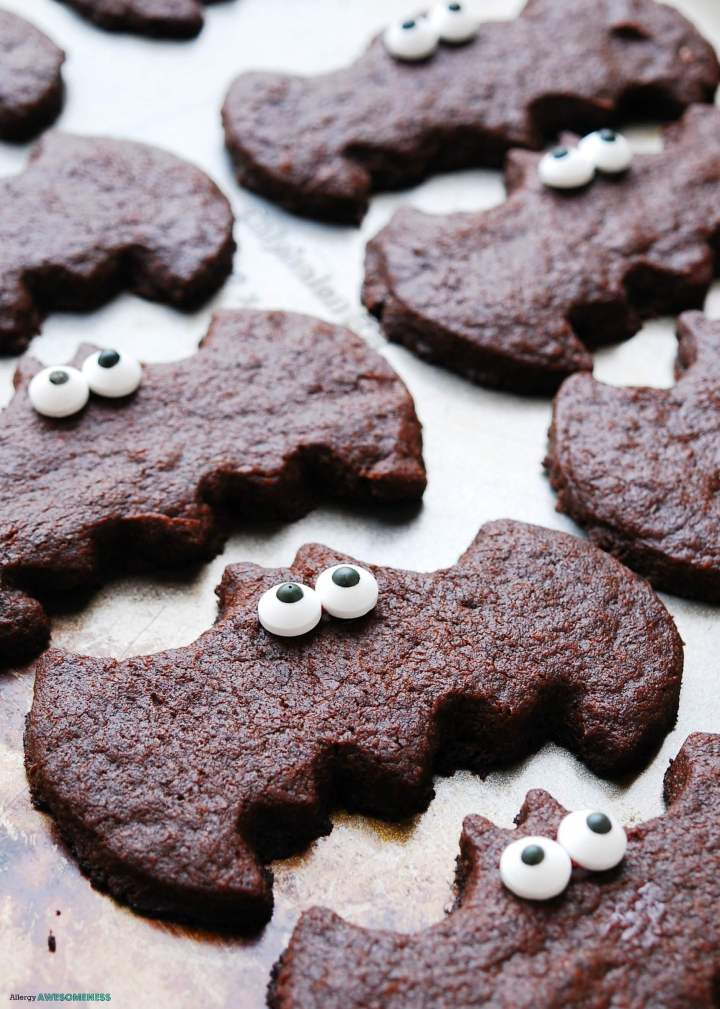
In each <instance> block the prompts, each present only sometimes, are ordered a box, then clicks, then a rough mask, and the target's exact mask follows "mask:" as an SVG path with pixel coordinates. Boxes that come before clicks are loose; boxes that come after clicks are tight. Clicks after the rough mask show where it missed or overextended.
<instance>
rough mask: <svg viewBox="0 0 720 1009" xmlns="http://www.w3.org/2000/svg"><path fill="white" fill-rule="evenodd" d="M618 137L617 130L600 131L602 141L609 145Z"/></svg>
mask: <svg viewBox="0 0 720 1009" xmlns="http://www.w3.org/2000/svg"><path fill="white" fill-rule="evenodd" d="M616 137H617V133H616V132H615V130H600V139H601V140H604V141H606V143H608V144H611V143H612V142H613V140H615V138H616Z"/></svg>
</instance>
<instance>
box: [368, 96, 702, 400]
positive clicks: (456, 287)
mask: <svg viewBox="0 0 720 1009" xmlns="http://www.w3.org/2000/svg"><path fill="white" fill-rule="evenodd" d="M604 136H607V137H608V139H607V140H603V136H602V135H598V136H593V137H589V138H587V141H586V143H587V142H588V141H590V142H592V143H594V144H595V145H596V147H597V146H600V147H601V148H602V147H603V145H604V147H605V150H604V151H603V150H601V151H600V152H599V153H598V152H597V151H596V152H595V155H594V157H595V159H596V161H595V162H593V161H590V162H589V161H588V160H587V157H586V155H585V154H584V148H582V149H580V148H577V147H576V146H575V141H574V140H571V139H570V138H568V140H567V142H566V144H565V145H564V146H563V147H561V148H559V149H556V151H555V152H553V153H551V154H550V155H545V156H544V157H543V158H540V157H539V156H538V155H535V154H531V153H528V152H525V151H513V152H512V153H511V154H510V156H509V158H508V164H507V180H508V190H509V195H508V199H507V200H506V201H505V203H503V204H501V205H500V206H498V207H495V208H493V209H492V210H488V211H482V212H480V213H459V214H450V215H445V216H439V215H436V216H431V215H429V214H424V213H421V212H420V211H418V210H413V209H411V208H404V209H402V210H400V211H399V212H398V213H397V214H395V216H394V217H393V218H392V219H391V221H390V223H389V224H388V225H387V227H385V228H384V229H383V230H382V231H381V232H380V233H379V234H378V235H377V236H376V237H375V238H374V239H373V240H372V241H371V242H370V244H369V245H368V249H367V256H366V264H365V269H366V272H365V285H364V290H363V300H364V302H365V304H366V305H367V307H368V308H369V309H370V311H371V312H373V314H375V315H376V316H377V317H378V318H379V320H380V323H381V325H382V328H383V330H384V332H385V333H386V335H387V336H388V338H389V339H390V340H393V341H395V342H396V343H401V344H403V345H404V346H406V347H408V348H409V349H411V350H413V351H414V352H415V353H416V354H419V355H420V356H421V357H424V358H426V359H428V360H429V361H432V362H434V363H437V364H441V365H443V366H444V367H447V368H450V369H452V370H453V371H456V372H459V373H460V374H462V375H465V376H466V377H467V378H470V379H472V380H473V381H476V382H479V383H481V384H483V385H489V386H500V387H503V388H508V389H513V390H515V391H518V392H529V393H548V392H551V391H553V390H554V389H556V388H557V386H558V385H559V384H560V382H561V381H562V380H563V379H564V378H565V377H567V375H569V374H571V373H572V372H577V371H590V370H591V369H592V357H591V354H590V350H591V348H593V347H595V346H597V345H599V344H603V343H608V342H612V341H617V340H623V339H626V338H628V337H630V336H632V335H633V333H635V332H636V331H637V330H638V329H639V328H640V325H641V323H642V320H643V319H644V318H648V317H650V316H657V315H661V314H665V313H675V312H678V311H682V310H683V309H686V308H696V307H699V306H700V305H701V304H702V301H703V298H704V296H705V293H706V292H707V289H708V287H709V286H710V283H711V281H712V279H713V276H714V274H715V261H716V257H715V252H714V250H715V246H716V235H717V232H718V229H720V111H719V110H718V109H716V108H713V107H711V106H700V105H698V106H694V107H693V108H692V109H689V110H688V111H687V112H686V113H685V115H684V117H683V118H682V119H681V120H680V122H678V123H674V124H673V125H671V126H670V127H668V128H667V129H666V131H665V134H664V141H665V146H664V149H663V150H662V152H661V153H659V154H639V155H636V156H635V157H634V159H632V162H631V163H630V164H629V166H627V167H626V168H625V169H624V170H623V171H621V172H619V173H617V174H610V173H609V172H608V171H602V170H601V171H597V172H595V164H596V163H605V164H607V162H605V161H603V155H604V156H607V155H608V153H609V154H611V155H612V153H613V152H612V151H608V149H609V148H613V149H614V150H615V151H619V150H620V148H621V147H622V146H624V142H623V138H622V137H620V136H619V135H617V134H615V133H613V132H610V133H608V134H604ZM620 153H622V151H620ZM553 162H557V163H558V165H559V166H560V171H561V172H562V175H560V176H559V177H558V175H557V172H558V168H557V167H555V168H553ZM625 163H626V162H625ZM548 168H552V169H553V171H554V172H555V173H556V174H555V175H554V176H553V175H551V176H549V177H550V178H554V179H555V184H556V185H557V184H562V182H563V181H577V180H578V179H579V178H584V179H585V180H586V184H585V185H583V186H581V187H580V188H572V189H559V188H554V187H553V185H551V184H547V183H546V182H545V181H543V175H544V173H545V172H546V171H547V170H548ZM540 169H541V170H540ZM578 171H579V172H580V174H579V175H578ZM588 173H589V174H588ZM545 178H548V176H547V175H545Z"/></svg>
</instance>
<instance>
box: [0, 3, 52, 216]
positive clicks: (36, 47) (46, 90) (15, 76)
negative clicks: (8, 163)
mask: <svg viewBox="0 0 720 1009" xmlns="http://www.w3.org/2000/svg"><path fill="white" fill-rule="evenodd" d="M64 61H65V53H64V52H63V51H62V49H59V48H58V47H57V46H56V45H55V43H54V42H52V41H51V40H50V39H49V38H48V37H47V35H45V34H43V32H41V31H40V30H39V29H38V28H36V27H35V25H33V24H30V22H29V21H25V20H24V19H23V18H20V17H18V16H17V15H16V14H11V13H10V12H9V11H4V10H0V138H1V139H3V140H14V141H22V140H29V139H30V138H31V137H34V136H35V135H36V134H38V133H39V132H40V131H41V130H42V129H44V128H45V127H46V126H49V125H50V123H52V122H53V121H54V120H55V119H57V117H58V115H59V113H60V109H61V107H62V101H63V90H64V89H63V81H62V76H61V73H60V70H61V67H62V65H63V63H64ZM6 212H7V211H6V209H4V210H3V214H4V213H6Z"/></svg>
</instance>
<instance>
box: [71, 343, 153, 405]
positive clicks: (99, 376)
mask: <svg viewBox="0 0 720 1009" xmlns="http://www.w3.org/2000/svg"><path fill="white" fill-rule="evenodd" d="M82 370H83V374H84V376H85V378H86V379H87V382H88V385H89V386H90V390H91V391H92V392H94V393H95V394H96V395H98V396H106V397H108V398H110V399H117V398H119V397H120V396H129V395H130V394H131V393H133V392H135V390H136V389H137V388H138V386H139V385H140V383H141V381H142V367H141V365H140V362H139V361H136V360H135V358H134V357H130V355H129V354H121V353H120V352H119V351H117V350H99V351H98V352H97V353H96V354H91V355H90V357H88V358H86V360H85V361H84V362H83V366H82Z"/></svg>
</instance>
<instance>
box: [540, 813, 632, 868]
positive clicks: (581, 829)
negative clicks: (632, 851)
mask: <svg viewBox="0 0 720 1009" xmlns="http://www.w3.org/2000/svg"><path fill="white" fill-rule="evenodd" d="M557 839H558V843H559V844H561V845H562V847H563V848H564V849H565V851H566V852H567V853H568V855H569V856H570V858H571V859H572V860H573V862H577V864H578V865H581V866H582V867H583V869H592V870H593V872H603V870H605V869H612V868H613V866H616V865H617V864H618V862H620V861H622V858H623V856H624V854H625V849H626V847H627V837H626V835H625V831H624V830H623V828H622V827H621V826H620V824H619V823H618V822H617V820H616V819H615V817H613V816H610V815H608V814H607V813H599V812H597V811H595V810H592V809H581V810H579V811H577V812H575V813H568V815H567V816H566V817H565V818H564V819H563V821H562V822H561V824H560V826H559V827H558V832H557Z"/></svg>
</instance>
